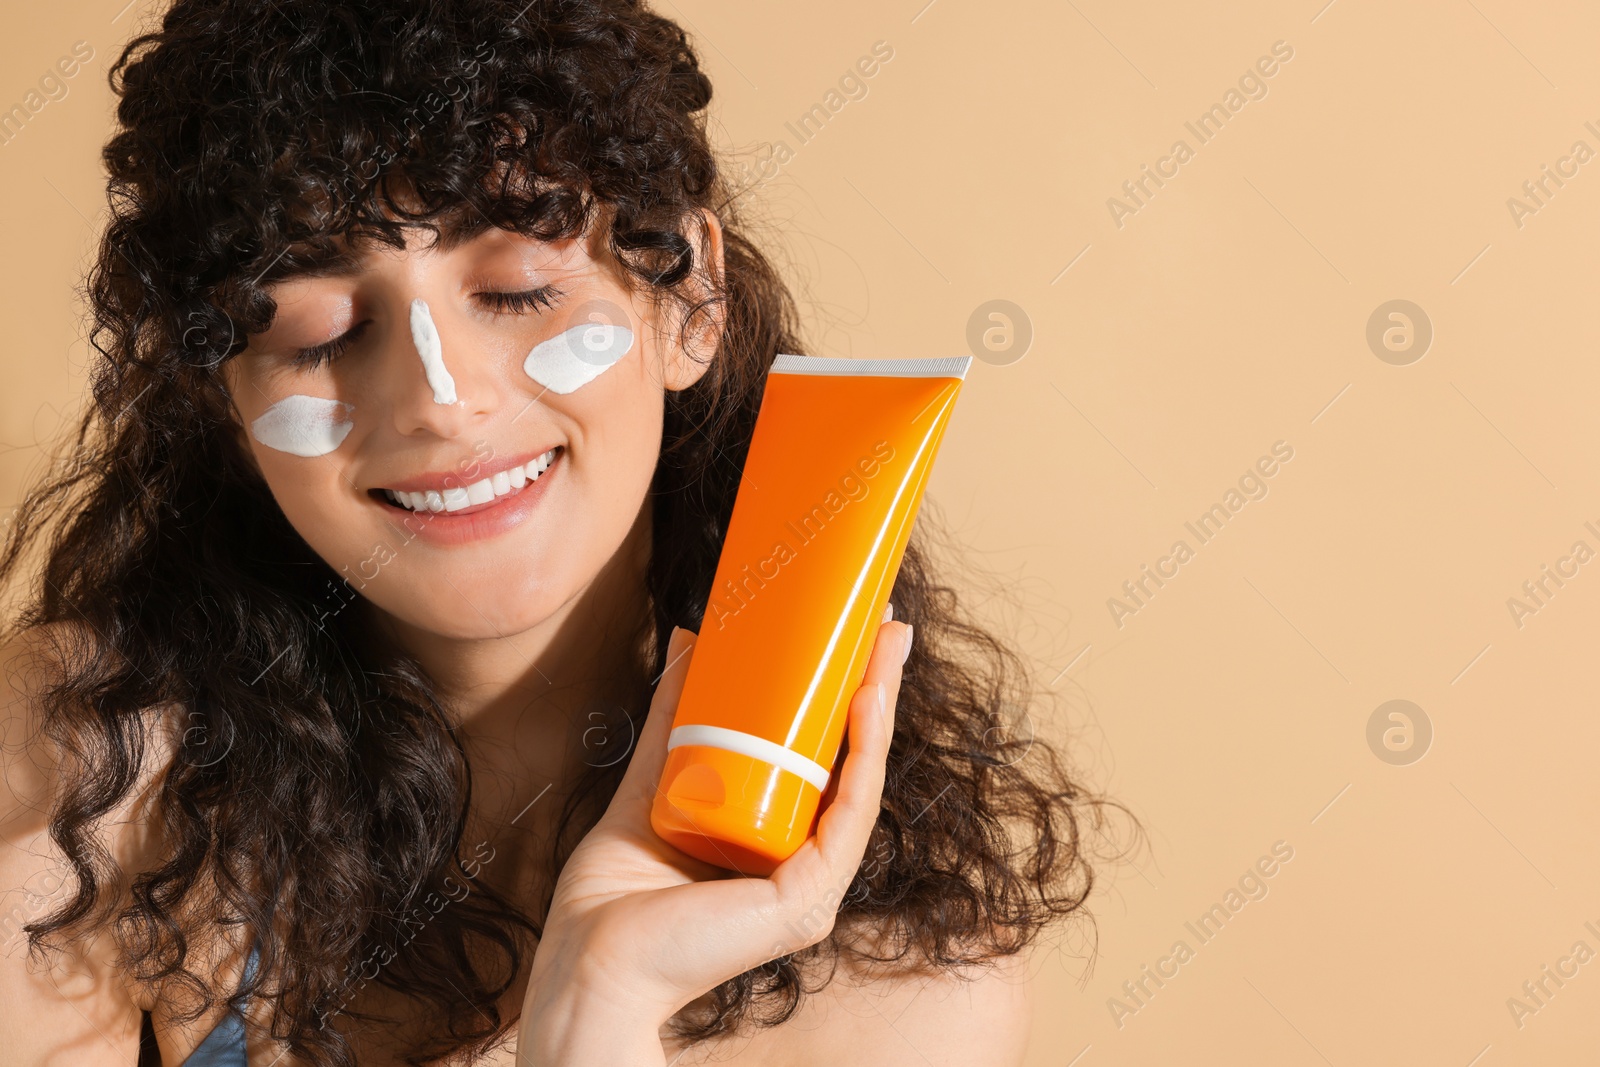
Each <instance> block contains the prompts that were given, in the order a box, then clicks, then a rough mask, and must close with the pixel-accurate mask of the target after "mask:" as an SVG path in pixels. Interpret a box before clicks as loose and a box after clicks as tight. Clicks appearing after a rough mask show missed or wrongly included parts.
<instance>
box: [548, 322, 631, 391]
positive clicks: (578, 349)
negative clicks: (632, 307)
mask: <svg viewBox="0 0 1600 1067" xmlns="http://www.w3.org/2000/svg"><path fill="white" fill-rule="evenodd" d="M632 348H633V331H632V330H630V329H628V327H626V326H616V325H612V324H610V323H592V324H587V325H583V326H574V327H573V328H572V329H570V330H568V331H567V332H565V333H562V334H558V335H556V336H555V337H552V338H550V339H549V340H548V341H541V342H540V343H539V344H537V345H534V346H533V350H532V351H531V352H529V353H528V355H527V358H526V359H524V360H523V361H522V369H523V371H524V373H526V374H527V375H528V377H530V378H532V379H533V380H534V381H535V382H538V383H539V384H540V385H542V386H543V387H544V388H546V389H548V390H550V391H551V392H552V393H561V394H563V395H565V394H567V393H571V392H575V391H576V390H578V389H580V388H582V387H583V386H585V385H588V384H589V383H590V382H592V381H594V380H595V379H596V378H598V377H599V376H600V375H602V374H604V373H605V372H606V371H608V370H610V369H611V368H612V367H615V366H616V365H617V363H618V361H620V360H621V359H622V357H623V356H625V355H627V354H628V352H629V351H630V350H631V349H632Z"/></svg>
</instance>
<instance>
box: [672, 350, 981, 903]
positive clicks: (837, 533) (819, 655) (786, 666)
mask: <svg viewBox="0 0 1600 1067" xmlns="http://www.w3.org/2000/svg"><path fill="white" fill-rule="evenodd" d="M971 364H972V357H971V356H958V357H951V358H942V359H872V360H859V359H831V358H821V357H806V356H793V355H780V356H778V357H777V359H776V360H775V361H774V362H773V365H772V370H771V373H770V374H769V375H768V377H767V386H766V392H765V393H764V394H763V396H762V400H761V409H760V411H759V412H758V413H757V415H756V423H755V431H754V435H753V436H752V438H751V441H750V451H749V454H748V456H747V457H746V459H745V465H744V479H743V481H742V482H741V483H740V487H739V493H738V496H737V497H736V498H735V500H734V504H733V515H732V518H731V519H730V520H729V524H728V533H727V536H726V538H724V540H723V546H722V555H721V556H720V557H719V558H718V561H717V571H716V576H715V578H713V580H712V586H711V594H710V598H709V600H708V602H707V604H706V612H705V618H704V620H703V621H702V622H701V626H700V634H699V637H698V639H697V641H696V643H695V651H694V658H693V660H692V661H691V662H690V666H689V675H688V677H687V678H686V679H685V680H684V688H683V694H682V697H681V698H680V699H679V702H678V709H677V712H676V714H675V716H674V717H673V720H672V732H671V734H670V735H669V737H668V740H667V762H666V766H665V767H664V768H663V770H662V774H661V785H660V788H659V790H658V791H657V793H656V798H655V802H654V804H653V806H652V808H651V811H650V824H651V825H652V826H653V827H654V828H655V831H656V833H657V834H659V835H660V836H661V837H662V838H663V839H664V840H666V841H667V842H668V843H670V844H672V845H673V846H675V847H676V848H678V849H680V850H681V851H683V852H686V853H688V854H689V855H691V856H695V857H697V858H699V859H702V860H705V861H706V862H708V863H712V864H715V865H716V866H719V867H724V868H727V869H729V870H735V871H739V872H741V873H744V874H752V875H768V874H771V873H772V872H773V870H774V869H776V867H777V866H778V864H779V863H781V862H782V861H783V860H785V859H787V858H788V857H789V856H791V855H793V854H794V852H795V850H797V849H798V848H799V847H800V846H801V845H802V844H804V843H805V840H806V838H807V837H809V836H810V835H811V833H812V831H813V829H814V826H815V823H816V816H817V806H818V802H819V801H820V800H821V799H822V793H823V791H824V790H825V789H826V788H827V785H828V782H829V779H830V778H831V776H832V775H833V774H834V773H836V771H837V769H836V768H835V767H834V762H835V760H836V758H837V756H838V753H839V749H840V746H841V744H842V742H843V740H844V733H845V727H846V724H847V721H848V714H849V705H850V700H851V698H852V697H853V696H854V695H855V693H856V691H857V690H858V689H859V688H860V686H861V683H862V679H863V677H864V676H865V674H866V669H867V658H868V656H869V655H870V653H871V652H872V646H873V642H874V641H875V640H876V638H877V633H878V625H879V622H880V621H881V619H882V617H883V611H884V607H885V605H886V604H887V603H888V601H889V593H890V590H891V589H892V588H893V586H894V580H895V576H896V574H897V573H898V572H899V569H900V559H901V557H902V556H903V555H904V553H905V548H906V541H907V540H908V539H909V538H910V536H911V527H912V523H913V522H914V521H915V519H916V515H917V508H918V505H919V504H920V503H921V502H922V493H923V489H924V488H925V487H926V485H927V482H928V474H929V472H930V470H931V469H932V467H933V457H934V454H935V453H936V452H937V451H938V448H939V442H940V440H941V439H942V438H943V436H944V431H945V426H946V425H947V424H948V423H949V420H950V413H951V410H952V409H953V408H954V406H955V400H956V394H957V393H958V392H959V391H960V389H961V383H962V381H963V380H964V379H965V377H966V373H967V369H968V367H970V366H971Z"/></svg>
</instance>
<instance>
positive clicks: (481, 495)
mask: <svg viewBox="0 0 1600 1067" xmlns="http://www.w3.org/2000/svg"><path fill="white" fill-rule="evenodd" d="M467 499H468V500H470V501H472V502H473V503H474V504H487V503H488V502H489V501H491V500H493V499H494V482H492V481H490V480H489V479H488V478H484V479H481V480H480V481H476V482H473V483H472V484H471V485H469V486H467Z"/></svg>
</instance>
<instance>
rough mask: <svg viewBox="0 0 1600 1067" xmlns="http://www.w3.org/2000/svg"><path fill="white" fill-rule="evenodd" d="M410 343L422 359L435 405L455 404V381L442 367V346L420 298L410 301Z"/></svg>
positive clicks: (436, 329)
mask: <svg viewBox="0 0 1600 1067" xmlns="http://www.w3.org/2000/svg"><path fill="white" fill-rule="evenodd" d="M411 341H412V343H413V344H415V345H416V346H417V354H418V355H419V356H421V357H422V373H424V374H425V375H427V376H428V385H429V387H430V388H432V389H433V402H434V403H435V404H454V403H455V402H456V380H455V379H454V378H452V377H450V372H449V371H448V370H446V369H445V365H444V345H443V344H442V343H441V342H440V340H439V329H438V327H437V326H435V325H434V324H433V316H432V315H431V314H430V313H429V312H428V304H427V301H425V300H422V299H421V298H420V297H419V298H418V299H416V300H413V301H411Z"/></svg>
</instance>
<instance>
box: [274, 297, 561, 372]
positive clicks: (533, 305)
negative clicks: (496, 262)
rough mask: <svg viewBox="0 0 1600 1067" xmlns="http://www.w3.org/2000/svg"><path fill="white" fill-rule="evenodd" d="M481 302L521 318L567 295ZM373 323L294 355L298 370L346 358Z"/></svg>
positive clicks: (355, 328)
mask: <svg viewBox="0 0 1600 1067" xmlns="http://www.w3.org/2000/svg"><path fill="white" fill-rule="evenodd" d="M477 295H478V297H479V299H481V300H483V301H484V303H486V304H488V305H489V307H490V308H492V309H493V310H494V311H495V312H496V313H497V314H510V315H520V314H524V313H526V312H529V311H535V310H538V309H541V308H542V309H546V310H548V309H549V308H553V307H555V305H556V303H557V302H558V301H559V300H560V299H561V297H563V296H564V295H566V294H565V293H564V292H563V291H562V290H561V289H558V288H557V287H556V286H554V285H542V286H540V287H539V288H537V289H522V290H517V291H514V292H484V293H479V294H477ZM370 321H371V320H370V319H367V320H363V321H361V322H359V323H357V324H356V325H355V326H354V327H352V328H351V329H349V330H346V331H345V332H344V333H342V334H340V335H339V336H338V337H335V338H334V339H333V340H331V341H325V342H323V343H322V344H320V345H313V346H312V347H310V348H302V349H299V350H297V351H296V352H295V354H294V365H295V366H296V367H308V368H315V367H319V366H321V365H322V364H324V363H331V362H333V361H334V360H336V359H338V358H339V357H340V356H342V355H344V353H345V351H346V350H347V349H348V348H349V347H350V346H351V345H352V344H354V343H355V341H356V339H357V338H358V337H360V336H361V334H362V332H363V331H364V330H365V329H366V327H367V323H368V322H370Z"/></svg>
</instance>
